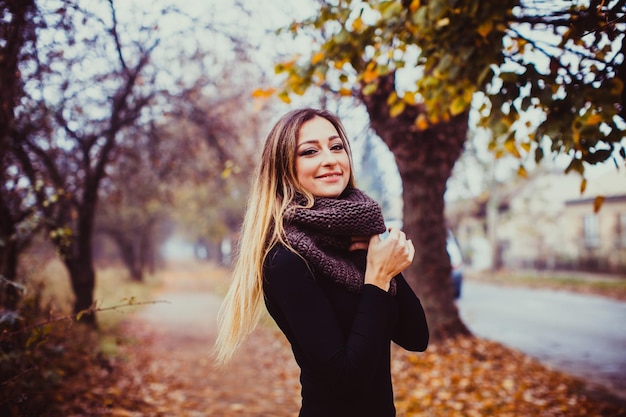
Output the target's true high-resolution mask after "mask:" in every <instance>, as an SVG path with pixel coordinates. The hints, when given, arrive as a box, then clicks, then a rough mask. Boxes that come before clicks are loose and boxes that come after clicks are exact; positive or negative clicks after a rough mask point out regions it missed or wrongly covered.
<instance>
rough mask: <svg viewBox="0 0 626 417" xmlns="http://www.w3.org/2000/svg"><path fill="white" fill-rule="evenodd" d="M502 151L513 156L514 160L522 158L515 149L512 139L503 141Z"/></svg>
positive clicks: (515, 145)
mask: <svg viewBox="0 0 626 417" xmlns="http://www.w3.org/2000/svg"><path fill="white" fill-rule="evenodd" d="M504 149H505V150H506V151H507V152H508V153H510V154H511V155H513V156H515V157H516V158H521V157H522V155H521V154H520V152H519V150H518V149H517V144H516V143H515V139H514V138H509V139H507V140H506V141H504Z"/></svg>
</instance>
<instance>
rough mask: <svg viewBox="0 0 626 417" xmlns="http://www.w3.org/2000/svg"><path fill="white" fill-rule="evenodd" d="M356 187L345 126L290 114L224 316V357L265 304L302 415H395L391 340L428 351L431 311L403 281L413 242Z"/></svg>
mask: <svg viewBox="0 0 626 417" xmlns="http://www.w3.org/2000/svg"><path fill="white" fill-rule="evenodd" d="M385 231H386V230H385V223H384V221H383V217H382V213H381V209H380V206H379V205H378V204H377V203H376V202H375V201H373V200H372V199H370V198H369V197H368V196H367V195H365V194H364V193H363V192H361V191H359V190H358V189H357V188H355V184H354V177H353V173H352V162H351V154H350V148H349V144H348V140H347V138H346V134H345V131H344V128H343V126H342V125H341V122H340V121H339V120H338V118H337V117H335V116H334V115H332V114H330V113H328V112H327V111H324V110H316V109H308V108H307V109H299V110H294V111H291V112H289V113H287V114H286V115H284V116H283V117H282V118H281V119H280V120H279V121H278V122H277V123H276V125H275V126H274V127H273V129H272V130H271V131H270V133H269V135H268V136H267V139H266V142H265V147H264V149H263V155H262V159H261V164H260V166H259V168H258V170H257V173H256V175H255V177H254V184H253V188H252V192H251V195H250V200H249V205H248V208H247V212H246V216H245V219H244V222H243V227H242V234H241V239H240V245H239V254H238V260H237V263H236V265H235V269H234V272H233V281H232V284H231V287H230V289H229V291H228V294H227V295H226V298H225V300H224V304H223V305H222V309H221V311H220V318H219V319H220V320H219V325H220V327H219V335H218V338H217V342H216V349H217V359H218V362H219V363H221V364H224V363H226V362H227V361H228V360H229V359H230V357H231V356H232V354H233V352H234V350H235V349H236V347H237V346H238V345H239V343H240V342H241V340H242V339H243V338H244V337H245V336H246V335H247V334H249V333H250V332H251V331H252V330H253V328H254V327H255V325H256V323H257V320H258V315H259V312H260V310H261V308H262V304H263V303H262V301H264V302H265V305H266V307H267V310H268V312H269V313H270V315H271V316H272V317H273V319H274V320H275V321H276V323H277V324H278V327H279V328H280V329H281V330H282V332H283V333H284V334H285V336H286V337H287V340H288V341H289V342H290V343H291V347H292V350H293V353H294V357H295V360H296V362H297V363H298V365H299V366H300V369H301V375H300V382H301V385H302V407H301V410H300V416H301V417H309V416H311V417H313V416H315V417H334V416H338V417H339V416H341V417H349V416H359V417H368V416H372V417H374V416H375V417H388V416H395V407H394V404H393V391H392V386H391V371H390V342H391V341H392V340H393V341H394V342H395V343H397V344H398V345H400V346H402V347H404V348H405V349H408V350H411V351H424V350H425V349H426V346H427V345H428V327H427V324H426V318H425V315H424V310H423V309H422V306H421V304H420V301H419V299H418V298H417V297H416V296H415V294H414V293H413V291H412V290H411V288H410V287H409V285H408V284H407V283H406V281H405V280H404V278H403V277H402V275H401V274H400V272H401V271H402V270H403V269H405V268H406V267H407V266H408V265H409V264H410V263H411V261H412V259H413V255H414V252H415V250H414V248H413V244H412V243H411V241H410V240H408V239H407V238H406V236H405V235H404V233H403V232H401V231H400V230H397V229H393V228H391V229H390V230H389V235H388V236H387V237H386V238H384V239H382V238H381V237H380V234H381V233H384V232H385Z"/></svg>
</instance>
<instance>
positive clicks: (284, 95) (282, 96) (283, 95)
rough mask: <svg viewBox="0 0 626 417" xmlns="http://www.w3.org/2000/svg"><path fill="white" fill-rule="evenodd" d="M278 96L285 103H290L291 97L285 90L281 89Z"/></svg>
mask: <svg viewBox="0 0 626 417" xmlns="http://www.w3.org/2000/svg"><path fill="white" fill-rule="evenodd" d="M278 98H279V99H281V100H282V101H283V102H285V103H287V104H291V97H289V93H288V92H287V91H284V90H283V91H281V92H280V93H278Z"/></svg>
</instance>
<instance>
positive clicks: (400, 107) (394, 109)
mask: <svg viewBox="0 0 626 417" xmlns="http://www.w3.org/2000/svg"><path fill="white" fill-rule="evenodd" d="M405 108H406V103H405V102H404V101H397V102H396V103H394V104H393V105H392V106H391V108H390V109H389V115H390V116H391V117H397V116H399V115H400V114H402V112H403V111H404V109H405Z"/></svg>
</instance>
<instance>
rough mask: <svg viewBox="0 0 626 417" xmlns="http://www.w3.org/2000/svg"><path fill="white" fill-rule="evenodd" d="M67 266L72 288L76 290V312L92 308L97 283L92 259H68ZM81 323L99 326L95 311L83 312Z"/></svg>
mask: <svg viewBox="0 0 626 417" xmlns="http://www.w3.org/2000/svg"><path fill="white" fill-rule="evenodd" d="M65 266H66V267H67V270H68V272H69V274H70V281H71V284H72V289H73V290H74V296H75V297H76V298H75V300H74V314H79V313H81V312H82V311H84V310H88V309H90V308H91V307H92V306H93V304H94V298H93V292H94V289H95V284H96V274H95V272H94V268H93V263H92V262H91V259H80V258H79V259H66V260H65ZM79 322H80V323H85V324H88V325H90V326H92V327H97V322H96V314H95V312H91V313H86V314H82V315H81V318H80V321H79Z"/></svg>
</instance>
